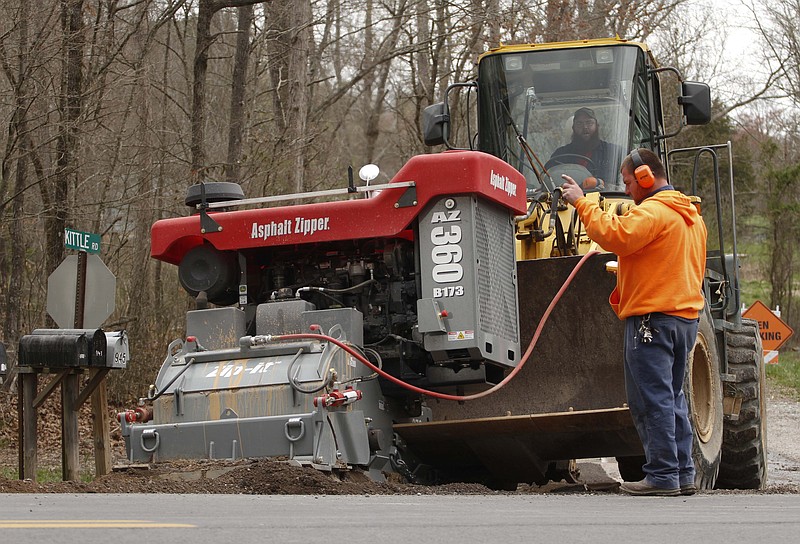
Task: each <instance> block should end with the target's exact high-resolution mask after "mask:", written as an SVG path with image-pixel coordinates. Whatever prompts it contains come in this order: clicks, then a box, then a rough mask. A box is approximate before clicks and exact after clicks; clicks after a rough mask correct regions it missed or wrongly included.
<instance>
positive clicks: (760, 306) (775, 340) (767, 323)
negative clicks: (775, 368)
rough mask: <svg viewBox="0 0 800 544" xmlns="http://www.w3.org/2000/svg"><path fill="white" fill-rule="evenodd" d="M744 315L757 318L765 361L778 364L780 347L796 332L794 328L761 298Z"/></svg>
mask: <svg viewBox="0 0 800 544" xmlns="http://www.w3.org/2000/svg"><path fill="white" fill-rule="evenodd" d="M742 317H746V318H748V319H755V320H756V321H757V322H758V331H759V334H760V335H761V344H762V346H763V348H764V362H765V363H771V364H776V363H777V362H778V348H780V347H781V346H782V345H783V343H784V342H786V341H787V340H788V339H789V338H790V337H791V336H792V335H793V334H794V331H793V330H792V328H791V327H790V326H789V325H787V324H786V323H785V322H784V321H783V320H782V319H781V318H780V317H778V316H777V315H775V312H773V311H772V310H770V309H769V308H768V307H767V306H766V305H765V304H764V303H763V302H761V301H760V300H757V301H755V302H754V303H753V305H752V306H750V307H749V308H748V309H747V310H746V311H745V312H743V313H742Z"/></svg>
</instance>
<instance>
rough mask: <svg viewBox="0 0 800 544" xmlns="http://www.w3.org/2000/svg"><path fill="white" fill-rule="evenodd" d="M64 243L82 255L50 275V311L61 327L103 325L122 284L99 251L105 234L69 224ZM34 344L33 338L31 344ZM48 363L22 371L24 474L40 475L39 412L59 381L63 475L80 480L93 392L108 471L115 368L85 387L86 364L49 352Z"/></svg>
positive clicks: (97, 439)
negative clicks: (84, 414) (82, 415)
mask: <svg viewBox="0 0 800 544" xmlns="http://www.w3.org/2000/svg"><path fill="white" fill-rule="evenodd" d="M64 245H65V246H66V248H67V249H72V250H77V251H78V255H69V256H67V257H66V258H65V259H64V261H63V262H62V263H61V264H60V265H59V266H58V267H57V268H56V270H54V271H53V273H52V274H50V276H49V277H48V278H47V313H48V314H50V316H51V317H52V318H53V320H54V321H55V322H56V323H57V324H58V326H59V327H60V328H61V329H62V330H63V329H84V328H98V327H99V326H100V325H102V323H103V322H104V321H105V320H106V319H107V318H108V316H110V315H111V313H112V312H113V311H114V307H115V298H116V286H117V284H116V281H117V280H116V278H115V277H114V274H112V273H111V271H110V270H109V269H108V268H107V267H106V266H105V264H104V263H103V261H102V260H101V259H100V257H99V256H98V255H97V253H99V252H100V235H99V234H91V233H88V232H80V231H77V230H72V229H68V228H67V229H64ZM56 336H58V335H57V334H56ZM106 341H107V338H106ZM34 344H35V342H34V341H31V345H34ZM87 362H88V361H87ZM45 363H46V364H45V367H47V368H39V366H38V364H30V365H27V366H26V368H24V369H20V371H21V373H20V381H21V387H20V397H21V398H20V401H19V404H18V405H19V407H20V408H19V411H20V414H19V415H20V426H19V435H20V436H19V442H20V459H19V465H20V470H19V474H20V478H32V479H35V478H36V464H37V454H36V442H37V436H36V435H37V425H36V420H37V417H38V416H37V410H38V409H39V408H40V407H41V406H42V404H43V403H44V401H45V400H46V399H47V397H48V396H49V395H50V394H51V393H52V392H53V391H54V390H55V388H56V387H57V386H58V385H61V401H62V410H61V467H62V478H63V479H64V480H77V479H78V478H79V476H80V459H79V450H78V444H79V434H78V411H79V409H80V407H81V405H82V404H83V403H84V402H85V401H86V399H87V398H88V397H89V396H91V404H92V419H93V423H94V446H95V451H94V457H95V473H96V475H98V476H100V475H103V474H107V473H109V472H110V471H111V451H110V448H109V444H110V436H109V416H108V402H107V393H106V382H105V378H106V376H107V375H108V372H109V371H110V367H108V366H105V367H99V368H91V369H89V372H90V373H91V377H90V379H89V381H88V383H87V384H86V385H85V386H84V387H83V389H82V390H81V384H80V379H79V378H80V373H81V372H82V371H83V369H82V368H73V367H72V366H73V365H68V366H67V367H66V368H61V367H59V366H58V362H57V361H56V360H53V354H52V353H49V352H48V359H47V361H46V362H45ZM51 364H53V365H55V368H56V369H59V371H58V372H57V373H56V374H55V376H54V377H53V378H52V379H51V380H50V382H49V383H48V384H47V385H46V387H45V388H44V390H43V391H41V392H40V393H37V391H38V376H39V373H40V372H41V371H42V370H45V371H46V370H47V369H48V368H49V369H50V370H52V368H50V365H51ZM74 366H80V364H76V365H74ZM123 368H124V367H123Z"/></svg>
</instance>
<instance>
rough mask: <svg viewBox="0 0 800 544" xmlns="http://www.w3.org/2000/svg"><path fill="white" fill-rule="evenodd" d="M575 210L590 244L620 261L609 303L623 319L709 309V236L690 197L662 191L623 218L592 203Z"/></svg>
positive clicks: (684, 314) (584, 201)
mask: <svg viewBox="0 0 800 544" xmlns="http://www.w3.org/2000/svg"><path fill="white" fill-rule="evenodd" d="M575 208H576V209H577V210H578V214H579V215H580V218H581V221H582V222H583V224H584V225H585V227H586V232H587V233H588V234H589V236H590V237H591V239H592V240H594V241H595V242H597V243H598V244H600V245H601V246H602V247H603V248H604V249H606V250H607V251H611V252H613V253H616V254H617V255H618V257H619V269H618V271H617V287H616V288H615V289H614V291H613V292H612V293H611V296H610V297H609V302H610V303H611V307H612V308H613V309H614V312H616V314H617V316H618V317H619V318H620V319H625V318H627V317H630V316H633V315H645V314H648V313H650V312H661V313H665V314H670V315H676V316H680V317H685V318H688V319H693V318H696V317H697V316H698V313H699V311H700V310H702V309H703V305H704V304H705V300H704V298H703V292H702V285H703V276H704V275H705V267H706V235H707V232H706V226H705V222H704V221H703V218H702V217H701V216H700V214H699V213H698V211H697V208H695V206H694V205H693V204H692V203H691V202H690V200H689V197H687V196H686V195H684V194H683V193H681V192H679V191H675V190H673V189H671V188H667V189H662V190H660V191H657V192H656V193H653V194H651V195H650V196H648V197H647V198H645V199H644V200H643V201H642V202H641V203H640V204H639V205H638V206H634V207H632V208H631V209H630V211H629V212H628V213H626V214H625V215H622V216H619V215H615V214H612V213H608V212H604V211H603V210H601V209H600V207H599V206H598V205H597V204H595V203H594V202H591V201H590V200H589V199H587V198H579V199H578V200H577V201H576V202H575Z"/></svg>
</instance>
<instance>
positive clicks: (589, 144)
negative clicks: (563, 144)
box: [572, 133, 600, 151]
mask: <svg viewBox="0 0 800 544" xmlns="http://www.w3.org/2000/svg"><path fill="white" fill-rule="evenodd" d="M572 143H573V144H574V145H576V146H577V147H578V148H579V149H580V150H581V151H593V150H594V149H595V148H596V147H597V146H598V145H600V134H599V133H595V134H594V135H593V136H592V137H591V139H590V140H588V141H584V140H582V139H581V138H580V137H578V136H576V135H575V134H573V135H572Z"/></svg>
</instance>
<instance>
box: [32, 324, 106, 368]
mask: <svg viewBox="0 0 800 544" xmlns="http://www.w3.org/2000/svg"><path fill="white" fill-rule="evenodd" d="M106 350H107V342H106V335H105V333H104V332H103V329H36V330H34V331H33V332H32V333H31V334H26V335H25V336H23V337H22V338H21V339H20V341H19V364H20V366H31V367H49V368H76V367H86V366H105V364H106Z"/></svg>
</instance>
